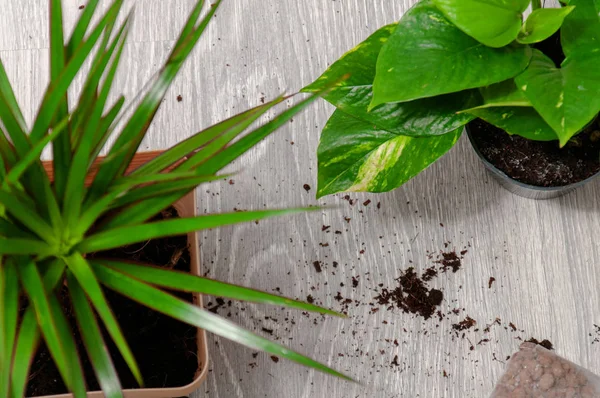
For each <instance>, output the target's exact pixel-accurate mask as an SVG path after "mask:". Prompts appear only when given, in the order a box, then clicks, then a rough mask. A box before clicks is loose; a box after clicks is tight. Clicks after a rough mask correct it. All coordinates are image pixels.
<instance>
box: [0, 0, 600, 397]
mask: <svg viewBox="0 0 600 398" xmlns="http://www.w3.org/2000/svg"><path fill="white" fill-rule="evenodd" d="M46 3H47V1H45V0H0V57H2V60H3V61H4V62H5V63H6V66H7V68H8V71H9V74H10V76H11V78H12V79H13V80H14V81H15V83H16V87H17V92H18V97H19V100H20V102H21V104H22V105H23V107H24V109H25V113H26V116H27V117H28V118H29V119H31V117H32V116H33V115H34V113H35V109H36V107H37V105H38V104H39V100H40V98H41V94H42V92H43V89H44V87H45V85H46V83H47V73H48V68H47V62H48V50H47V48H48V33H47V27H48V24H47V17H48V15H47V6H46ZM105 3H108V2H107V1H106V0H105ZM131 3H132V2H131V1H128V6H129V4H131ZM192 3H194V0H140V1H138V4H137V7H136V10H135V25H134V29H133V32H132V35H131V41H130V44H129V45H128V47H127V50H126V52H125V54H124V57H123V67H122V68H121V71H120V77H119V79H118V82H117V84H118V86H119V88H120V90H121V91H122V92H124V93H125V94H126V95H127V96H128V98H131V97H132V95H133V93H135V92H136V91H137V90H139V89H140V88H141V87H142V86H143V83H144V82H145V81H146V80H147V79H148V78H149V77H150V76H151V75H152V73H153V71H155V70H156V68H157V67H158V65H159V64H160V62H161V61H162V60H164V58H165V57H166V55H167V53H168V51H169V50H170V49H171V46H172V45H173V40H174V39H175V38H176V35H177V32H178V29H179V27H180V26H181V24H182V23H183V21H184V19H185V17H186V15H187V12H188V11H189V9H190V8H191V5H192ZM412 3H413V1H412V0H404V1H402V0H379V1H368V0H337V1H336V0H302V1H297V0H262V1H258V0H254V1H249V0H226V1H224V2H223V5H222V8H221V9H220V11H219V12H218V14H217V17H216V19H215V20H214V21H213V23H212V25H211V26H210V28H209V29H208V32H207V34H206V35H205V37H204V38H203V39H202V40H201V43H200V45H199V46H198V48H197V49H196V51H195V52H194V53H193V56H192V59H191V60H190V61H189V62H188V63H187V64H186V66H185V68H184V70H183V72H182V74H181V76H180V77H179V78H178V79H177V81H176V83H175V84H174V86H173V88H172V89H171V90H170V92H169V93H168V95H167V97H166V99H165V101H164V104H163V107H162V109H161V110H160V112H159V114H158V115H157V118H156V121H155V123H154V125H153V127H152V129H151V132H150V136H149V139H148V140H147V142H146V143H145V144H144V149H157V148H164V147H165V146H167V145H169V144H173V143H175V142H176V141H177V140H178V139H182V138H184V137H187V136H188V135H189V134H190V133H191V132H195V131H198V130H200V129H201V128H202V127H205V126H208V125H209V124H210V123H213V122H216V121H218V120H221V119H223V118H225V117H227V116H230V115H232V114H234V113H236V112H239V111H242V110H244V109H247V108H248V107H250V106H254V105H257V104H259V103H260V101H261V98H262V97H267V98H272V97H274V96H275V95H277V94H278V93H280V92H282V91H287V92H294V91H296V90H298V89H300V88H301V87H302V86H303V85H304V84H307V83H309V82H311V81H312V80H313V79H314V78H316V77H317V76H318V75H319V74H320V73H321V72H322V71H323V70H324V69H325V68H326V67H327V66H328V65H329V64H330V63H331V62H333V61H334V60H336V59H337V58H338V57H339V56H340V55H341V54H343V53H344V52H345V51H346V50H348V49H350V48H351V47H352V46H353V45H355V44H357V43H359V42H360V41H361V40H362V39H364V38H366V37H367V36H368V35H369V34H370V33H371V32H373V31H374V30H376V29H377V28H378V27H380V26H382V25H383V24H386V23H390V22H393V21H395V20H397V19H399V17H400V16H401V15H402V13H403V12H404V11H405V10H406V9H407V8H408V7H409V6H410V4H412ZM64 4H65V7H66V12H65V14H66V19H67V20H68V21H70V23H72V21H73V20H74V18H75V17H76V16H77V14H78V13H79V12H80V11H79V10H78V6H79V5H80V4H83V1H76V0H67V1H65V2H64ZM177 95H182V97H183V101H182V102H178V101H177V100H176V97H177ZM331 111H332V109H331V107H330V106H328V105H326V104H325V103H324V102H322V101H321V102H319V103H318V104H316V105H315V106H313V107H312V108H310V109H309V110H308V111H306V112H305V113H304V114H302V115H301V116H299V117H297V118H295V119H294V121H293V123H290V124H288V125H287V126H286V127H285V128H283V129H282V130H281V131H279V132H278V133H277V134H276V135H274V136H272V137H271V138H269V139H267V140H266V141H264V142H263V143H261V144H260V145H259V146H258V147H257V148H255V149H254V150H252V151H251V152H250V153H249V154H248V155H246V156H245V157H244V158H243V160H241V161H240V162H238V163H236V164H235V165H234V167H233V168H232V170H233V171H238V172H239V174H237V175H235V176H234V177H233V178H232V180H233V185H232V184H230V183H229V182H220V183H216V184H214V185H211V186H205V187H203V188H201V189H199V190H198V198H199V203H200V211H201V212H214V211H230V210H232V209H234V208H237V209H262V208H265V207H291V206H307V205H314V204H320V205H332V206H334V207H333V208H331V209H327V210H324V211H322V212H315V213H310V214H302V215H297V216H293V217H287V218H282V219H276V220H269V221H262V222H260V223H259V224H258V225H257V224H254V223H252V224H247V225H241V226H236V227H230V228H223V229H220V230H218V231H211V232H208V233H203V234H201V249H202V257H203V266H204V267H205V269H206V273H207V275H209V276H211V277H214V278H217V279H220V280H224V281H228V282H234V283H241V284H244V285H247V286H252V287H255V288H258V289H264V290H267V291H271V292H272V291H275V290H274V289H277V288H278V290H277V291H280V292H281V293H282V294H285V295H288V296H292V297H297V298H301V299H306V297H307V295H309V294H310V295H312V296H313V297H314V299H315V301H316V302H317V303H321V304H323V305H325V306H327V307H331V308H333V309H338V310H339V309H342V306H341V304H340V303H339V302H338V301H336V300H335V299H334V296H336V294H337V292H340V294H341V295H342V296H343V297H344V298H350V299H353V300H357V301H358V302H359V304H352V305H350V306H349V308H348V313H349V317H348V318H347V319H333V318H323V317H320V316H314V315H310V316H305V315H303V314H301V313H298V312H291V311H285V310H281V309H279V308H266V307H263V306H255V305H247V304H233V305H232V306H231V308H225V309H221V310H220V311H219V313H220V314H222V315H224V316H226V315H227V313H228V312H231V319H232V320H234V321H236V322H238V323H240V324H241V325H244V326H245V327H248V328H250V329H252V330H256V331H257V332H258V333H261V334H263V335H266V336H269V334H267V333H265V332H263V331H262V328H266V329H269V330H273V332H272V333H273V336H272V337H274V338H277V339H278V341H280V342H282V343H285V344H287V345H289V346H290V347H291V348H293V349H296V350H299V351H301V352H303V353H306V354H309V355H311V356H313V357H315V358H316V359H318V360H321V361H323V362H325V363H327V364H329V365H331V366H333V367H335V368H337V369H340V370H342V371H343V372H345V373H347V374H349V375H351V376H352V377H355V378H356V379H357V380H358V381H359V382H360V383H356V384H353V383H348V382H344V381H341V380H337V379H334V378H331V377H327V376H324V375H322V374H320V373H317V372H314V371H309V370H306V369H303V368H301V367H300V366H297V365H295V364H292V363H288V362H286V361H279V362H277V363H275V362H274V361H272V360H271V359H270V358H269V356H267V355H263V354H259V355H258V356H257V357H256V358H254V357H253V355H252V354H253V351H252V350H248V349H245V348H242V347H240V346H238V345H236V344H233V343H231V342H229V341H226V340H223V339H220V338H214V337H211V338H210V346H209V349H210V355H211V363H210V374H209V377H208V379H207V381H206V383H205V384H204V386H203V387H202V389H201V390H200V391H199V392H198V393H196V394H194V397H196V398H200V397H210V398H230V397H246V398H259V397H289V398H312V397H314V398H346V397H382V398H393V397H457V398H459V397H460V398H465V397H487V396H488V395H489V394H490V392H491V390H492V388H493V385H494V383H495V381H496V380H497V379H498V378H499V376H500V374H501V373H502V371H503V367H504V365H503V363H501V362H500V361H504V359H505V358H506V356H507V355H510V354H511V353H513V352H514V351H515V350H517V349H518V346H519V343H520V341H519V340H518V338H529V337H532V336H533V337H536V338H538V339H544V338H547V339H550V340H551V341H552V342H553V343H554V345H555V347H556V352H557V353H558V354H560V355H562V356H564V357H566V358H568V359H570V360H572V361H574V362H576V363H579V364H581V365H582V366H585V367H587V368H589V369H590V370H592V371H594V372H597V373H600V355H599V354H600V344H592V341H593V339H594V337H595V336H596V333H595V328H594V324H600V315H599V314H600V301H599V297H598V293H597V292H598V286H599V285H600V269H599V263H600V250H599V249H598V239H597V236H596V233H597V231H598V225H599V224H600V223H599V222H600V215H599V214H600V213H599V211H598V210H599V209H598V206H599V205H598V201H597V198H598V195H599V193H600V186H599V185H598V183H593V184H590V185H588V186H586V187H584V188H583V189H580V190H578V191H577V192H575V193H572V194H570V195H568V196H566V197H563V198H560V199H557V200H551V201H544V202H536V201H532V200H527V199H522V198H519V197H516V196H514V195H511V194H509V193H508V192H506V191H504V190H503V189H502V188H500V187H499V186H498V185H497V184H496V183H495V182H494V181H492V180H491V179H490V177H489V176H488V175H487V174H486V173H485V172H484V169H483V167H482V165H481V164H480V163H479V161H478V159H477V158H476V157H475V155H474V153H473V151H472V150H471V148H470V147H469V145H468V142H466V139H465V138H464V137H463V139H461V141H460V143H459V144H458V145H457V147H455V148H454V149H453V150H452V151H451V152H450V153H449V154H448V155H447V156H445V157H444V158H443V159H442V160H441V161H439V162H438V163H436V164H435V165H434V166H432V167H431V168H429V169H428V170H426V171H425V172H424V173H422V174H421V175H419V176H418V177H417V178H415V179H414V180H413V181H411V182H409V183H408V184H406V185H405V186H404V187H402V188H400V189H398V190H396V191H394V192H391V193H388V194H383V195H366V194H365V195H363V194H361V195H358V194H352V195H350V196H351V198H352V199H356V201H357V203H356V204H354V205H353V206H351V205H350V204H349V203H348V201H345V200H342V199H341V196H340V195H338V196H333V197H329V198H326V199H323V200H320V201H317V200H315V198H314V193H315V188H316V167H315V165H316V155H315V153H316V148H317V143H318V139H319V132H320V130H321V128H322V127H323V125H324V124H325V122H326V120H327V118H328V116H329V115H330V113H331ZM292 142H293V145H292ZM304 184H309V185H310V186H311V187H312V189H311V190H310V192H306V191H305V189H304V188H303V185H304ZM367 199H370V200H371V201H372V202H371V204H370V205H368V206H364V205H363V204H362V203H363V202H365V201H366V200H367ZM377 202H381V205H380V208H379V209H378V208H377V206H376V204H377ZM345 217H348V218H350V219H351V220H350V221H349V222H347V221H345V220H344V218H345ZM440 223H442V224H443V227H442V226H441V225H440ZM323 225H331V228H330V231H331V232H329V233H328V232H326V231H322V226H323ZM335 230H340V231H342V233H341V234H334V232H333V231H335ZM446 242H451V243H449V248H457V249H459V250H462V248H463V247H465V246H468V253H467V254H466V255H465V258H464V261H463V268H462V269H461V270H460V271H458V272H457V273H455V274H452V273H449V274H443V275H441V276H440V277H438V278H437V279H434V280H433V281H432V286H436V287H439V288H441V289H443V290H444V292H445V301H444V303H443V305H442V310H443V311H444V312H447V311H449V310H450V309H453V308H460V309H464V311H461V313H460V314H459V315H451V316H447V317H446V318H445V319H444V320H442V321H438V320H437V319H435V320H434V319H430V320H428V321H423V320H422V319H420V318H415V317H414V316H412V315H407V314H403V313H401V312H400V311H398V310H396V311H394V312H389V311H387V310H385V309H384V308H381V310H379V312H377V313H374V314H373V313H371V309H372V307H371V306H370V305H369V303H371V302H372V301H373V300H372V298H373V297H374V296H375V295H376V294H377V293H376V290H377V289H378V284H380V283H383V284H384V286H386V287H388V286H391V287H394V286H395V282H394V281H393V278H396V277H398V275H399V273H400V271H401V270H403V269H406V268H407V267H409V266H414V267H415V268H416V269H418V270H423V269H425V268H427V267H429V266H431V265H433V261H434V260H435V256H434V258H432V259H429V258H428V253H431V252H433V253H438V252H439V251H440V250H442V249H444V244H445V243H446ZM322 244H323V245H322ZM327 244H328V246H327ZM361 250H364V253H363V254H360V252H361ZM314 261H321V262H322V264H323V266H322V268H323V270H322V272H321V273H317V272H316V271H315V268H314V267H313V265H312V264H313V262H314ZM334 261H336V262H337V263H339V265H338V267H337V268H334V267H333V265H332V264H333V262H334ZM352 276H356V277H359V285H358V287H356V288H354V287H353V286H352V280H351V278H352ZM492 276H493V277H494V278H496V282H495V283H494V284H493V286H492V288H491V289H489V288H488V281H489V278H490V277H492ZM341 283H343V284H344V286H343V287H342V286H340V284H341ZM313 288H314V289H313ZM207 301H211V300H210V299H209V300H207ZM212 301H214V300H212ZM465 315H469V316H471V317H472V318H473V319H475V320H476V321H477V322H478V327H479V331H473V330H470V331H467V332H466V335H465V338H464V339H463V338H460V336H459V337H458V338H457V337H456V336H455V335H454V334H453V333H452V330H451V329H452V326H451V325H452V324H453V323H455V322H458V321H460V320H462V319H463V318H464V316H465ZM496 318H500V319H501V322H500V323H501V325H496V326H492V327H491V328H490V332H489V333H487V334H485V333H484V332H483V330H482V329H483V328H484V327H485V325H486V324H488V323H491V322H493V321H494V320H495V319H496ZM275 320H277V321H275ZM286 320H287V321H286ZM509 322H512V323H514V325H516V327H517V328H518V329H519V330H518V331H517V332H513V331H511V330H510V328H508V326H507V325H508V323H509ZM521 330H523V332H521ZM590 334H591V335H590ZM483 338H488V339H489V340H490V341H489V342H487V343H482V344H481V345H476V346H475V348H474V349H473V350H472V351H471V350H470V349H469V347H470V345H471V343H470V342H469V341H471V342H473V344H476V343H477V342H478V341H480V340H481V339H483ZM395 339H397V341H398V343H399V345H398V346H395V345H394V344H393V340H395ZM342 355H343V356H342ZM395 355H397V356H398V363H399V364H400V366H397V367H396V366H392V365H391V362H392V361H393V358H394V356H395ZM494 358H497V359H498V360H495V359H494ZM250 364H253V365H250ZM444 374H446V377H445V376H444Z"/></svg>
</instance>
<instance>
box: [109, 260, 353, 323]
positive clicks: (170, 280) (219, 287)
mask: <svg viewBox="0 0 600 398" xmlns="http://www.w3.org/2000/svg"><path fill="white" fill-rule="evenodd" d="M102 264H104V265H107V266H109V267H111V268H114V269H116V270H118V271H120V272H124V273H126V274H128V275H130V276H132V277H134V278H136V279H138V280H140V281H142V282H146V283H150V284H152V285H156V286H160V287H165V288H169V289H175V290H182V291H186V292H194V293H202V294H208V295H211V296H221V297H226V298H230V299H234V300H240V301H250V302H253V303H260V304H270V305H280V306H284V307H288V308H297V309H300V310H304V311H312V312H318V313H321V314H327V315H334V316H340V317H344V315H342V314H340V313H337V312H335V311H331V310H328V309H325V308H321V307H318V306H316V305H313V304H308V303H303V302H301V301H297V300H292V299H289V298H286V297H280V296H275V295H273V294H269V293H265V292H261V291H259V290H254V289H248V288H245V287H242V286H237V285H232V284H229V283H224V282H219V281H215V280H212V279H208V278H202V277H199V276H194V275H190V274H189V273H186V272H178V271H170V270H166V269H164V268H160V267H153V266H149V265H138V264H130V263H124V262H121V261H110V260H102Z"/></svg>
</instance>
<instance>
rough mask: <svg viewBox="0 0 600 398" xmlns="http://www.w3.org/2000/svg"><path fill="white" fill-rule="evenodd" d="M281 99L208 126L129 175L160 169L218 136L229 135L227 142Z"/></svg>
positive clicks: (155, 171) (200, 150)
mask: <svg viewBox="0 0 600 398" xmlns="http://www.w3.org/2000/svg"><path fill="white" fill-rule="evenodd" d="M283 99H284V98H283V97H279V98H277V99H275V100H274V101H271V102H269V103H267V104H264V105H260V106H257V107H255V108H252V109H250V110H248V111H246V112H243V113H240V114H238V115H235V116H233V117H231V118H229V119H227V120H224V121H222V122H220V123H218V124H215V125H213V126H210V127H208V128H207V129H205V130H203V131H201V132H199V133H197V134H195V135H193V136H192V137H190V138H188V139H187V140H185V141H182V142H180V143H178V144H177V145H175V146H173V147H172V148H170V149H168V150H167V151H165V152H163V153H161V154H160V155H159V156H157V157H155V158H154V159H152V160H151V161H149V162H147V163H146V164H144V165H142V166H140V167H139V168H138V169H136V170H134V171H133V172H132V173H131V175H132V176H136V175H147V174H152V173H157V172H159V171H162V170H164V169H165V168H167V167H169V166H170V165H172V164H174V163H176V162H178V161H179V160H181V159H182V158H184V157H185V156H189V155H190V154H192V155H193V154H194V152H196V151H198V152H202V151H203V149H204V148H203V149H200V148H201V147H202V146H203V145H206V144H208V143H209V142H214V141H215V140H216V139H217V138H219V137H231V138H229V139H228V140H226V141H225V143H227V142H229V141H231V140H232V139H233V138H235V137H236V136H237V135H239V134H241V133H242V132H243V131H244V130H246V128H248V126H250V125H251V124H252V123H253V122H255V121H256V120H257V119H258V118H259V117H260V116H262V115H264V114H265V113H266V112H267V111H268V110H269V109H271V108H272V107H273V106H275V105H277V104H279V103H281V101H283Z"/></svg>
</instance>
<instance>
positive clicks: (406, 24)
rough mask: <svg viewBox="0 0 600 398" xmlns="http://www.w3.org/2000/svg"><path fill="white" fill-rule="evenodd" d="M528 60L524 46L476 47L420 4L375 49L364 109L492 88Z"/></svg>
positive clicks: (428, 3)
mask: <svg viewBox="0 0 600 398" xmlns="http://www.w3.org/2000/svg"><path fill="white" fill-rule="evenodd" d="M530 57H531V49H530V48H529V47H528V46H522V45H517V44H511V45H509V46H507V47H503V48H490V47H487V46H485V45H483V44H481V43H479V42H478V41H476V40H475V39H473V38H471V37H470V36H468V35H467V34H465V33H463V32H462V31H461V30H460V29H458V28H457V27H456V26H454V25H453V24H452V23H450V22H449V21H448V20H447V19H446V18H445V17H444V14H442V13H441V11H439V10H438V9H437V8H436V7H435V6H434V5H433V3H432V2H431V1H429V0H426V1H422V2H419V3H417V4H416V5H415V6H414V7H413V8H411V9H410V10H409V11H408V12H407V13H406V14H405V15H404V17H403V18H402V20H401V21H400V23H399V24H398V27H397V28H396V29H395V30H394V32H393V33H392V35H391V36H390V37H389V39H388V40H387V42H386V43H385V44H384V45H383V48H382V49H381V53H380V54H379V58H378V60H377V74H376V77H375V83H374V95H373V101H372V102H371V105H370V107H371V108H374V107H375V106H377V105H380V104H384V103H387V102H404V101H411V100H415V99H419V98H426V97H434V96H437V95H441V94H447V93H453V92H458V91H463V90H466V89H470V88H477V87H481V86H488V85H490V84H493V83H498V82H501V81H503V80H507V79H510V78H512V77H514V76H516V75H517V74H519V73H520V72H521V71H523V70H524V69H525V68H526V67H527V64H528V63H529V59H530ZM490 65H493V67H490Z"/></svg>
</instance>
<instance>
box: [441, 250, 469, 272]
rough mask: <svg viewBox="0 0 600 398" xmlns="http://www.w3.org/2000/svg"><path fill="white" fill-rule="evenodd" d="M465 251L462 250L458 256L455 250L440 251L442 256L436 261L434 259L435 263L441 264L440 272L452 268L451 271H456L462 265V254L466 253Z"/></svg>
mask: <svg viewBox="0 0 600 398" xmlns="http://www.w3.org/2000/svg"><path fill="white" fill-rule="evenodd" d="M466 252H467V251H466V250H464V251H463V252H461V256H459V255H458V254H457V253H456V251H455V250H453V251H449V252H442V253H441V256H442V258H441V259H439V260H438V261H436V263H438V264H441V265H442V267H441V270H442V272H446V271H448V270H449V269H450V270H452V272H456V271H458V270H459V269H460V267H461V265H462V261H461V260H462V258H463V257H462V256H463V255H464V254H465V253H466Z"/></svg>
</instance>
